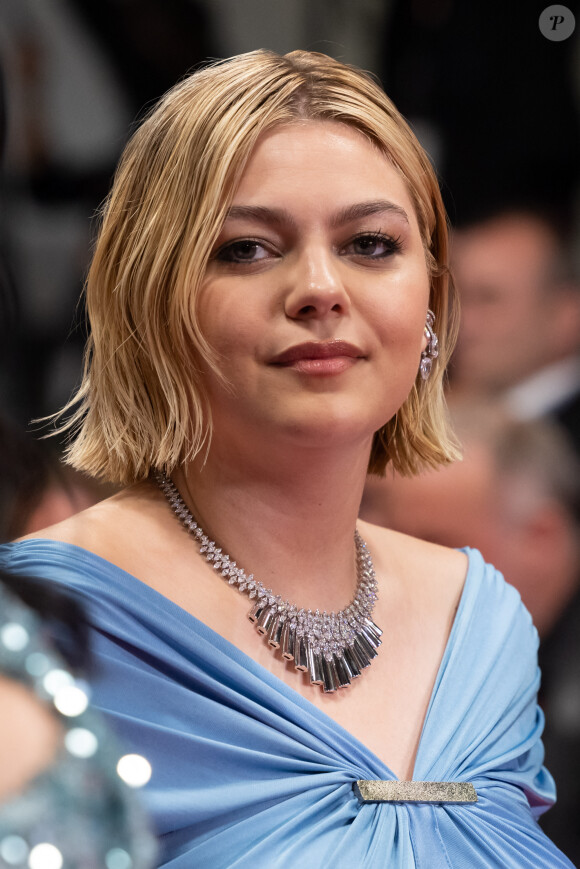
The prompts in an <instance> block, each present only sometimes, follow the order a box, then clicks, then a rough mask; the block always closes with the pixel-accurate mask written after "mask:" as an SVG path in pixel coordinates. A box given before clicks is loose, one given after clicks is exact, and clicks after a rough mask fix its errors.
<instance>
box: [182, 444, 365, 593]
mask: <svg viewBox="0 0 580 869" xmlns="http://www.w3.org/2000/svg"><path fill="white" fill-rule="evenodd" d="M367 461H368V448H367V446H366V445H365V446H364V447H361V448H360V449H358V450H356V451H354V450H349V451H333V450H331V449H324V450H318V451H317V450H310V451H307V450H302V451H300V453H294V454H293V455H292V456H291V458H290V460H289V459H288V455H287V453H286V454H285V455H284V457H283V458H282V459H281V458H280V457H278V456H275V455H272V451H270V454H269V455H264V453H263V452H262V453H261V454H260V456H259V457H257V456H255V455H252V453H251V451H249V450H246V451H245V453H244V454H243V455H240V454H237V455H236V454H234V453H233V452H232V450H231V449H229V450H225V451H224V450H222V449H220V446H219V444H216V443H214V444H212V449H211V450H210V453H209V455H208V456H207V459H206V460H205V461H204V462H201V461H198V462H194V463H192V464H191V465H190V466H188V467H186V468H184V469H181V470H179V471H178V472H176V473H175V474H174V482H175V484H176V486H177V487H178V489H179V490H180V492H181V494H182V496H183V498H184V500H185V501H186V503H187V505H188V506H189V508H190V509H191V511H192V513H193V514H194V515H195V517H196V519H197V521H198V522H199V524H200V525H201V526H202V527H203V529H204V531H205V532H206V534H207V535H208V536H209V537H210V538H212V539H215V540H216V541H217V542H218V545H220V546H221V547H222V548H223V550H224V551H225V552H227V553H228V554H229V555H230V556H231V557H232V558H233V559H235V560H236V561H237V562H238V564H240V565H241V566H242V567H244V569H245V570H246V572H248V573H254V574H255V576H256V577H257V578H258V579H260V580H261V581H262V582H263V583H264V585H266V586H267V587H271V588H272V589H273V590H274V591H275V592H276V593H277V594H280V595H282V597H284V598H287V599H291V600H292V601H293V602H296V603H298V604H300V605H301V606H306V607H310V608H313V609H315V608H321V609H340V608H341V607H343V606H344V605H345V604H346V603H347V602H348V600H349V599H350V598H351V596H352V593H353V590H354V583H355V549H354V537H353V535H354V529H355V525H356V519H357V515H358V510H359V505H360V500H361V496H362V489H363V486H364V480H365V475H366V466H367Z"/></svg>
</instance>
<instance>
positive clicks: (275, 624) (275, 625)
mask: <svg viewBox="0 0 580 869" xmlns="http://www.w3.org/2000/svg"><path fill="white" fill-rule="evenodd" d="M154 478H155V481H156V483H157V485H158V486H159V488H160V489H161V491H162V492H163V494H164V495H165V497H166V499H167V501H168V503H169V506H170V507H171V509H172V510H173V512H174V513H175V515H176V516H177V518H178V519H179V521H180V522H181V523H182V524H183V525H184V526H185V528H186V530H187V531H188V533H189V534H191V536H192V537H193V538H194V540H195V541H196V543H197V545H198V547H199V551H200V553H201V554H202V555H203V556H204V557H205V559H206V561H208V562H209V563H210V564H211V566H212V567H213V569H214V570H215V571H216V573H218V574H219V575H220V576H222V577H223V579H224V580H225V581H226V582H227V583H229V585H231V586H235V587H237V589H238V591H240V592H242V593H243V594H246V595H247V596H248V597H249V598H250V599H251V601H252V608H251V609H250V612H249V613H248V618H249V619H250V621H251V622H252V623H253V624H254V627H255V628H256V630H257V631H258V633H259V634H261V635H262V636H264V637H265V638H266V639H267V642H268V645H269V646H270V647H271V648H272V651H274V652H275V651H276V650H277V649H278V650H279V651H280V653H281V655H282V657H283V658H284V659H285V660H287V661H292V662H293V663H294V667H295V669H296V670H298V671H301V672H305V673H308V676H309V677H310V682H311V683H312V684H313V685H320V687H321V688H322V690H323V691H325V692H327V693H331V692H333V691H336V689H337V688H346V687H347V686H348V685H350V683H351V682H352V680H353V679H355V678H356V677H357V676H360V674H361V672H362V671H363V670H364V669H365V667H368V666H369V664H370V663H371V661H372V659H373V658H375V657H376V656H377V649H378V647H379V646H380V644H381V635H382V631H381V629H380V628H379V627H377V625H376V624H375V623H374V621H373V619H372V614H373V608H374V605H375V601H376V599H377V580H376V576H375V569H374V566H373V562H372V559H371V556H370V554H369V551H368V549H367V545H366V543H365V542H364V540H363V539H362V537H361V536H360V534H359V533H358V531H355V533H354V540H355V546H356V561H357V587H356V592H355V595H354V598H353V600H352V601H351V603H350V604H349V605H348V606H347V607H345V608H344V609H341V610H340V611H339V612H330V613H327V612H322V613H321V612H320V611H319V610H316V611H315V612H312V610H306V609H302V608H300V607H298V606H296V605H295V604H292V603H290V602H289V601H286V600H282V598H281V597H280V595H278V594H274V592H273V591H272V590H271V589H269V588H265V587H264V586H263V585H262V583H261V582H259V581H258V580H257V579H254V576H253V574H250V575H249V576H248V575H247V574H246V572H245V571H244V570H243V569H242V568H241V567H238V565H237V564H236V562H235V561H232V559H231V558H230V556H229V555H226V553H225V552H223V550H222V549H220V547H218V545H217V544H216V543H215V542H214V541H213V540H210V539H209V537H208V536H207V534H205V532H204V531H203V529H202V528H200V527H199V525H198V523H197V522H196V521H195V519H194V518H193V516H192V514H191V512H190V510H189V508H188V507H187V505H186V503H185V501H184V500H183V498H182V497H181V495H180V494H179V492H178V490H177V488H176V487H175V485H174V484H173V482H172V480H171V479H170V478H169V477H167V476H166V475H165V474H162V473H160V472H155V474H154Z"/></svg>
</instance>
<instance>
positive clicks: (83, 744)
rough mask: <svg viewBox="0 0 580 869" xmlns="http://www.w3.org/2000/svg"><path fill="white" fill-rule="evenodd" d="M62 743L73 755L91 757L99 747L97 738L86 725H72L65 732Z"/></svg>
mask: <svg viewBox="0 0 580 869" xmlns="http://www.w3.org/2000/svg"><path fill="white" fill-rule="evenodd" d="M64 744H65V746H66V748H67V751H69V752H70V753H71V754H73V755H74V756H75V757H92V756H93V755H94V754H95V752H96V751H97V749H98V747H99V740H98V739H97V737H96V736H95V734H94V733H93V732H92V731H91V730H87V729H86V727H73V728H72V730H69V732H68V733H67V734H66V736H65V738H64Z"/></svg>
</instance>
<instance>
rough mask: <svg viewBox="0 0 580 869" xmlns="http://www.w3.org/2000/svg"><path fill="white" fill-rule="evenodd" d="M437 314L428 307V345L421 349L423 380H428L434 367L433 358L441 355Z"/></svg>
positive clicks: (426, 332) (426, 323) (426, 333)
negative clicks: (436, 320)
mask: <svg viewBox="0 0 580 869" xmlns="http://www.w3.org/2000/svg"><path fill="white" fill-rule="evenodd" d="M434 326H435V314H434V313H433V311H432V310H431V309H430V308H428V309H427V320H426V322H425V335H426V337H427V346H426V347H425V349H424V350H422V351H421V363H420V365H419V371H420V372H421V377H422V378H423V380H427V379H428V378H429V375H430V374H431V369H432V368H433V360H434V359H437V357H438V356H439V339H438V338H437V335H436V334H435V329H434Z"/></svg>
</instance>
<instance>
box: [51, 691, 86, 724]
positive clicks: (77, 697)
mask: <svg viewBox="0 0 580 869" xmlns="http://www.w3.org/2000/svg"><path fill="white" fill-rule="evenodd" d="M53 702H54V705H55V706H56V708H57V709H58V711H59V712H60V713H61V714H62V715H67V716H68V717H69V718H76V717H77V716H78V715H81V714H82V713H83V712H84V711H85V709H86V708H87V706H88V705H89V698H88V697H87V695H86V692H85V691H83V690H82V688H79V687H78V686H77V685H65V686H64V687H63V688H60V689H59V690H58V692H57V693H56V694H55V696H54V700H53Z"/></svg>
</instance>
